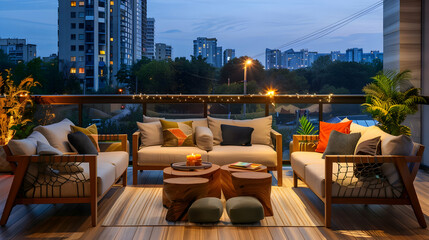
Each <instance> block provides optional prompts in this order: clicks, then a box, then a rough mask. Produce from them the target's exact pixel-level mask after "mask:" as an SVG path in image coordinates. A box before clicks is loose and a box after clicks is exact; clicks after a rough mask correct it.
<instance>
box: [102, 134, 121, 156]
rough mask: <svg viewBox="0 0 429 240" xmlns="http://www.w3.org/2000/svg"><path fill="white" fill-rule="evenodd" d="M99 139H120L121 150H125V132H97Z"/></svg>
mask: <svg viewBox="0 0 429 240" xmlns="http://www.w3.org/2000/svg"><path fill="white" fill-rule="evenodd" d="M98 140H99V141H121V150H122V151H124V152H126V151H127V134H98Z"/></svg>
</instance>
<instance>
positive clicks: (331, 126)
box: [315, 121, 352, 153]
mask: <svg viewBox="0 0 429 240" xmlns="http://www.w3.org/2000/svg"><path fill="white" fill-rule="evenodd" d="M351 123H352V121H348V122H343V123H327V122H319V128H320V129H319V142H318V144H317V148H316V150H315V151H316V152H320V153H323V152H324V151H325V149H326V146H327V145H328V142H329V136H330V134H331V132H332V130H336V131H338V132H340V133H347V134H349V133H350V124H351Z"/></svg>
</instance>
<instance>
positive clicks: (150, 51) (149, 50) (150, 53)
mask: <svg viewBox="0 0 429 240" xmlns="http://www.w3.org/2000/svg"><path fill="white" fill-rule="evenodd" d="M144 48H145V50H144V54H143V56H145V57H147V58H149V59H155V18H147V22H146V42H145V44H144Z"/></svg>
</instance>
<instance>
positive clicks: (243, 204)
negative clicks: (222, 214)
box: [226, 196, 264, 223]
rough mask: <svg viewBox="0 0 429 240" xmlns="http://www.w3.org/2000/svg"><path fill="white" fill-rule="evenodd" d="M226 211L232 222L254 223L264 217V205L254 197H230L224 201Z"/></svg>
mask: <svg viewBox="0 0 429 240" xmlns="http://www.w3.org/2000/svg"><path fill="white" fill-rule="evenodd" d="M226 212H227V213H228V216H229V219H231V222H232V223H254V222H258V221H260V220H262V219H264V207H262V204H261V203H260V202H259V201H258V199H256V198H254V197H248V196H242V197H234V198H230V199H229V200H228V201H226Z"/></svg>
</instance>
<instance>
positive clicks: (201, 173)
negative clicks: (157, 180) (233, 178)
mask: <svg viewBox="0 0 429 240" xmlns="http://www.w3.org/2000/svg"><path fill="white" fill-rule="evenodd" d="M179 177H180V178H181V177H197V178H206V179H208V180H209V186H208V194H207V197H216V198H221V185H220V166H219V165H216V164H213V165H212V166H211V168H207V169H197V170H194V171H179V170H174V169H173V168H172V167H167V168H164V180H166V179H170V178H179ZM162 204H163V205H164V206H166V207H169V206H170V201H169V200H168V199H167V198H166V197H165V193H164V192H163V196H162Z"/></svg>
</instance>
